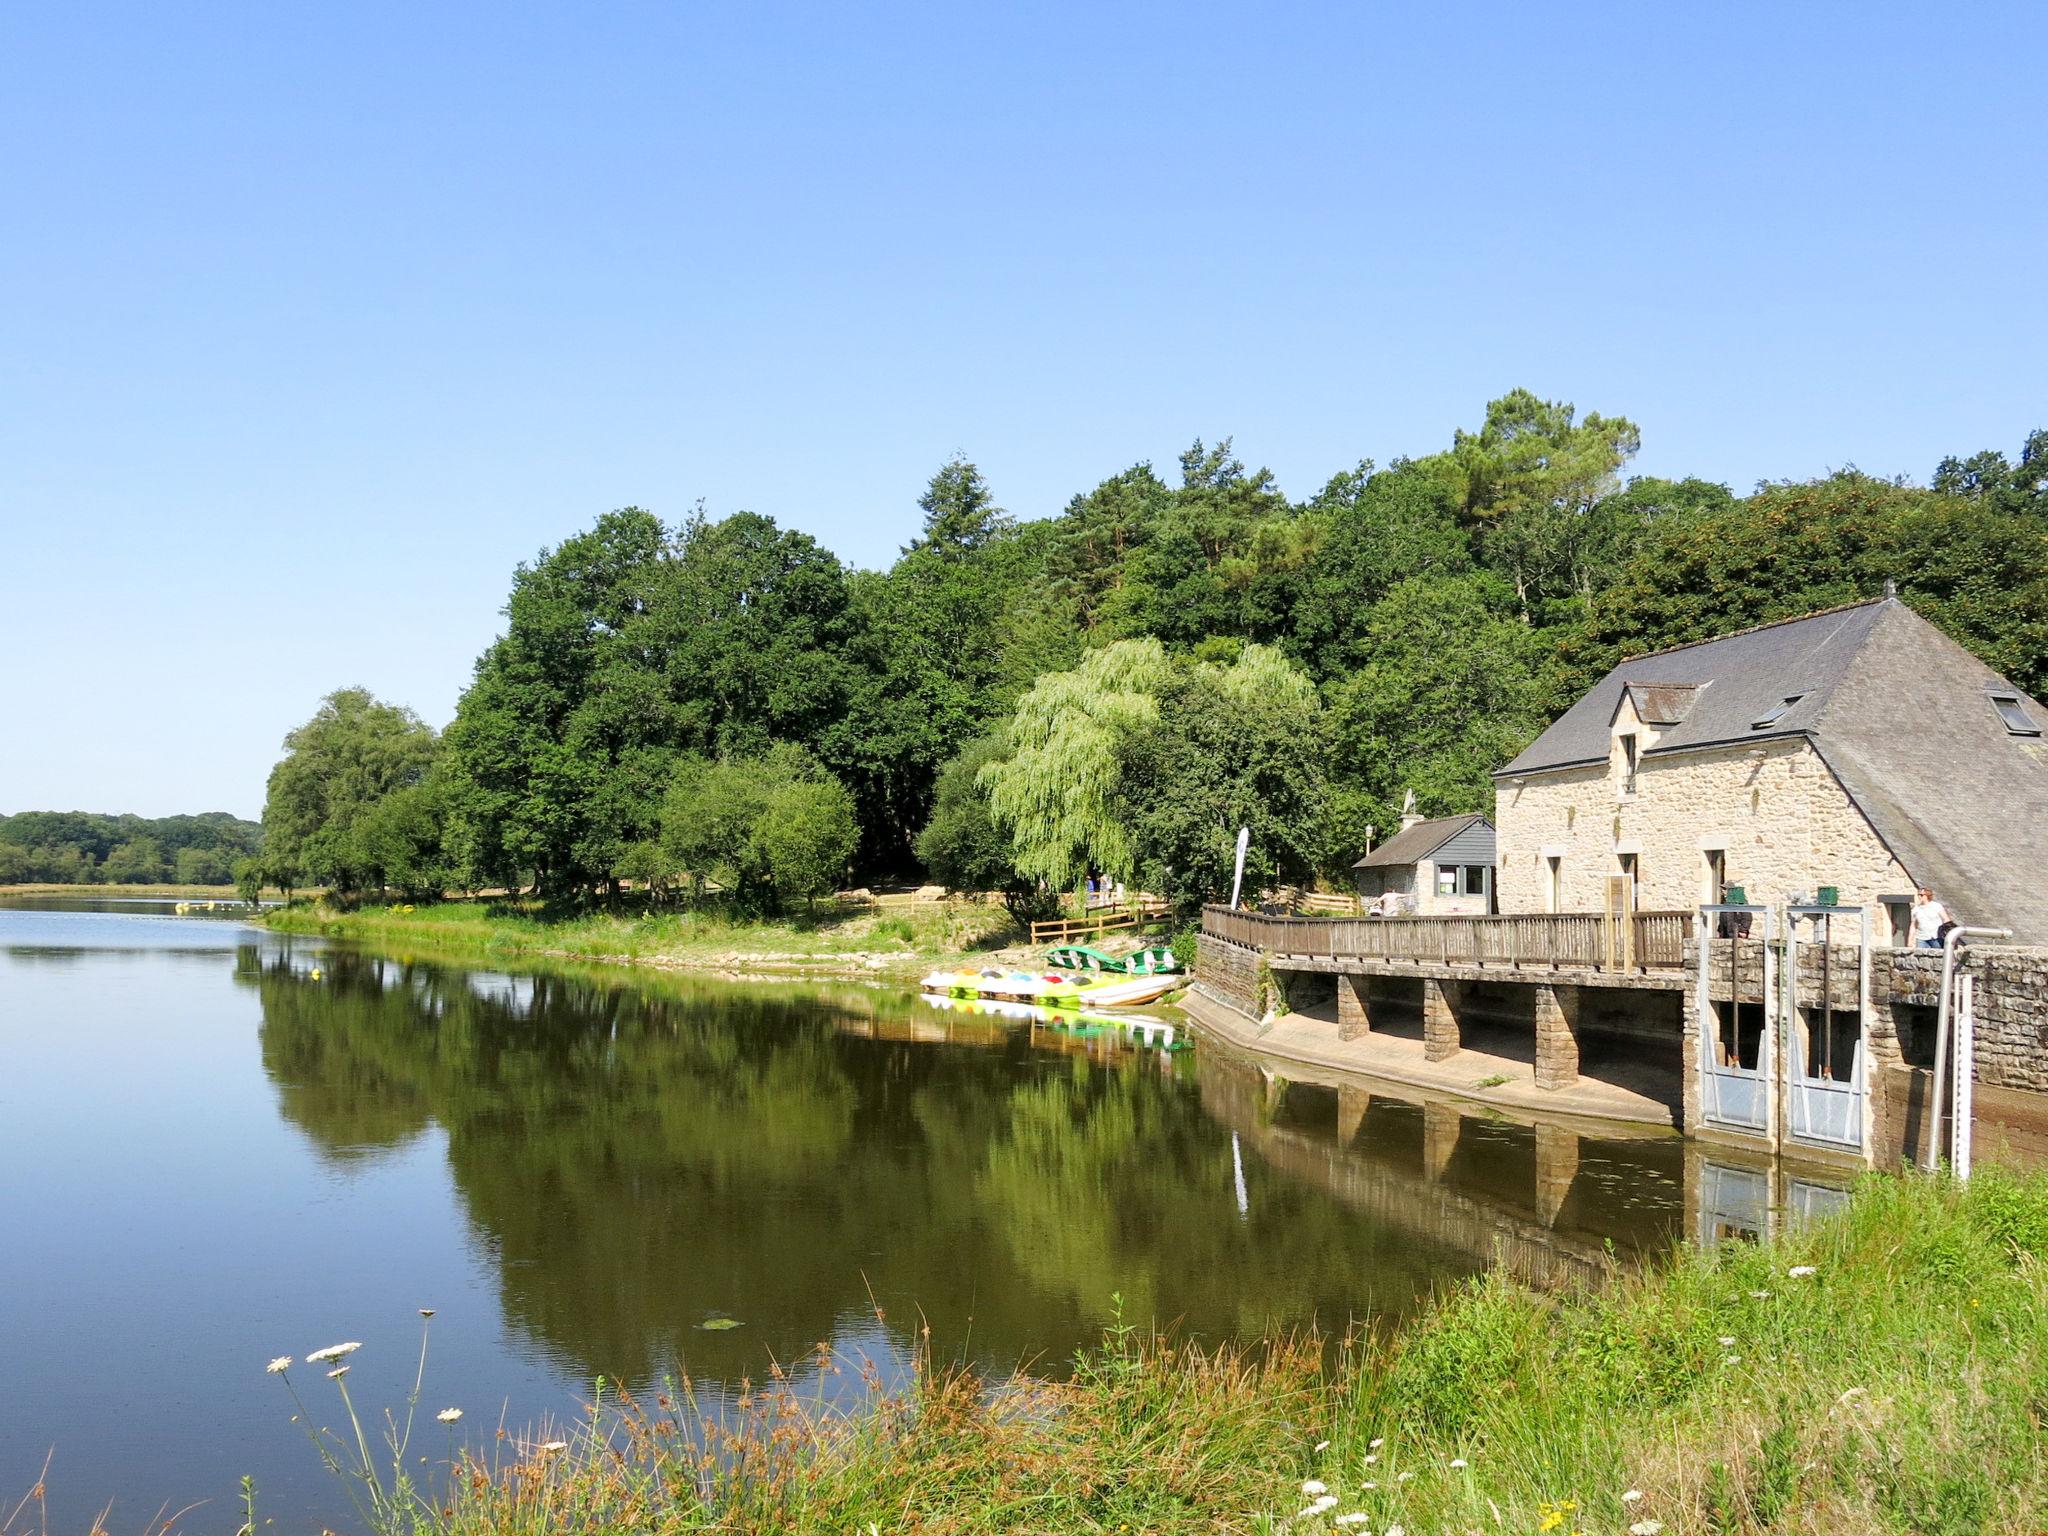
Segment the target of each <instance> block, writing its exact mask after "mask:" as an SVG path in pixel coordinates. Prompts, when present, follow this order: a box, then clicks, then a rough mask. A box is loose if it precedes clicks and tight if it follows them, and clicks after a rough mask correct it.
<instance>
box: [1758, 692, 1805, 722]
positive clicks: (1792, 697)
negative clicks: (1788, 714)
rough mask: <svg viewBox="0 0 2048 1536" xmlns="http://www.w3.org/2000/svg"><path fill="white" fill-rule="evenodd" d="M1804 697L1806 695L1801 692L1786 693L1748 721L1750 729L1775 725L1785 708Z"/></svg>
mask: <svg viewBox="0 0 2048 1536" xmlns="http://www.w3.org/2000/svg"><path fill="white" fill-rule="evenodd" d="M1805 697H1806V695H1805V694H1803V693H1793V694H1787V695H1786V696H1785V697H1784V698H1782V699H1780V700H1779V701H1778V702H1777V703H1775V704H1773V705H1772V706H1771V707H1770V708H1769V709H1767V710H1765V711H1764V712H1763V713H1762V714H1760V715H1758V716H1757V717H1756V718H1755V719H1754V720H1752V721H1750V722H1749V728H1750V729H1751V730H1752V731H1760V730H1762V729H1763V728H1764V727H1765V726H1767V725H1776V724H1777V723H1778V718H1779V716H1781V715H1783V714H1784V713H1785V711H1786V710H1788V709H1790V708H1791V707H1792V706H1793V705H1794V704H1797V703H1798V702H1799V701H1800V700H1801V699H1803V698H1805Z"/></svg>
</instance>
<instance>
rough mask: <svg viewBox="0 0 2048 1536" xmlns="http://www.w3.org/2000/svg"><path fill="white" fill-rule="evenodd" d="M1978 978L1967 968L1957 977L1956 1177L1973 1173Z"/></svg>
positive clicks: (1952, 1145)
mask: <svg viewBox="0 0 2048 1536" xmlns="http://www.w3.org/2000/svg"><path fill="white" fill-rule="evenodd" d="M1976 1034H1977V978H1976V977H1975V976H1974V975H1972V974H1971V973H1970V972H1968V971H1965V972H1963V974H1962V975H1960V976H1958V977H1957V978H1956V1113H1955V1120H1954V1121H1953V1123H1952V1130H1951V1135H1952V1136H1953V1138H1954V1139H1953V1141H1952V1142H1951V1143H1950V1147H1949V1166H1951V1167H1952V1168H1954V1169H1955V1172H1956V1177H1957V1178H1959V1179H1967V1178H1968V1177H1969V1176H1970V1140H1971V1130H1970V1121H1971V1118H1972V1110H1971V1103H1970V1099H1971V1079H1972V1078H1973V1077H1974V1076H1975V1074H1976V1054H1977V1045H1976Z"/></svg>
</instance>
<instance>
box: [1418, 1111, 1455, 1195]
mask: <svg viewBox="0 0 2048 1536" xmlns="http://www.w3.org/2000/svg"><path fill="white" fill-rule="evenodd" d="M1464 1123H1465V1117H1464V1116H1463V1115H1461V1114H1459V1113H1458V1106H1457V1105H1455V1104H1445V1103H1442V1102H1436V1103H1429V1104H1424V1105H1423V1106H1422V1175H1423V1177H1424V1178H1426V1179H1430V1180H1436V1179H1440V1178H1442V1177H1443V1176H1444V1170H1445V1169H1446V1168H1448V1167H1450V1166H1451V1154H1452V1153H1454V1152H1456V1151H1457V1150H1458V1129H1459V1127H1461V1126H1462V1125H1464Z"/></svg>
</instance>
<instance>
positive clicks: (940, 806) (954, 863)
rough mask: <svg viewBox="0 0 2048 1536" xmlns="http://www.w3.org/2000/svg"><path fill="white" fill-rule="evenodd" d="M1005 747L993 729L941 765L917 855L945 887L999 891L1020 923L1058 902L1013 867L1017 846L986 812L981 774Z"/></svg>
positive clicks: (1048, 912) (1039, 915) (1046, 912)
mask: <svg viewBox="0 0 2048 1536" xmlns="http://www.w3.org/2000/svg"><path fill="white" fill-rule="evenodd" d="M1005 751H1006V747H1005V744H1004V741H1003V737H1002V735H1001V733H999V732H991V733H989V734H987V735H985V736H980V737H977V738H975V739H974V740H973V741H971V742H969V743H968V744H967V745H966V746H965V747H963V748H962V749H961V750H960V752H959V753H958V754H956V755H955V756H954V757H953V758H952V759H951V760H950V761H949V762H948V763H947V764H946V766H945V767H944V768H942V769H940V770H939V778H938V784H937V786H936V788H935V789H934V791H933V794H932V814H931V820H929V821H928V822H926V823H925V827H924V830H923V831H922V832H920V833H919V834H918V836H917V856H918V858H919V859H920V860H922V861H923V863H924V866H925V868H926V869H927V870H929V871H930V873H931V877H932V878H933V879H934V880H937V881H938V882H940V883H941V884H943V885H944V886H945V887H946V888H947V889H948V890H953V891H964V892H968V893H971V894H975V895H979V894H980V893H982V892H984V891H997V892H1000V893H1001V894H1002V898H1003V905H1004V906H1005V907H1007V908H1009V910H1010V915H1011V916H1012V917H1015V918H1016V919H1017V920H1018V921H1019V922H1020V923H1022V922H1030V921H1032V920H1034V919H1037V918H1042V917H1047V916H1050V915H1051V913H1052V911H1053V910H1054V908H1055V907H1056V906H1057V902H1056V901H1055V900H1054V898H1053V895H1052V893H1051V892H1050V891H1049V890H1048V889H1047V888H1046V887H1045V886H1043V885H1041V884H1040V883H1039V882H1038V881H1036V880H1033V879H1031V878H1030V877H1029V876H1027V875H1025V874H1024V873H1023V872H1022V871H1020V870H1019V869H1018V868H1017V855H1016V850H1015V849H1014V848H1013V847H1012V845H1011V842H1010V839H1009V836H1008V834H1006V833H1005V832H1004V831H1003V829H1002V828H1001V827H999V826H997V825H996V820H995V817H994V816H993V815H992V814H991V813H990V811H989V804H988V791H987V790H986V789H985V788H984V787H983V786H982V784H981V782H980V779H979V775H980V773H981V770H982V768H983V767H984V766H985V765H986V764H988V763H991V762H994V761H996V760H998V759H1000V758H1001V757H1002V756H1003V755H1004V753H1005Z"/></svg>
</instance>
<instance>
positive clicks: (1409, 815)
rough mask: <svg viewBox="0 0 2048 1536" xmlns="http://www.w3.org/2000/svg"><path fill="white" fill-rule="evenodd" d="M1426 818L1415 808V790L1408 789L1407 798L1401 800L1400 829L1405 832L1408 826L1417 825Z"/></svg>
mask: <svg viewBox="0 0 2048 1536" xmlns="http://www.w3.org/2000/svg"><path fill="white" fill-rule="evenodd" d="M1426 820H1428V818H1427V817H1426V816H1424V815H1423V814H1422V813H1421V812H1420V811H1418V810H1416V809H1415V791H1414V790H1412V789H1411V790H1409V791H1408V795H1407V798H1406V799H1404V800H1403V801H1402V802H1401V830H1402V831H1403V832H1406V831H1407V830H1408V829H1409V828H1410V827H1419V826H1421V825H1422V823H1423V822H1424V821H1426Z"/></svg>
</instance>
